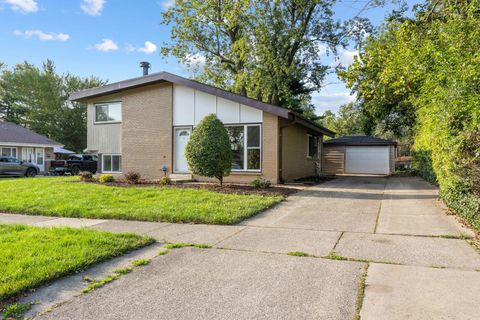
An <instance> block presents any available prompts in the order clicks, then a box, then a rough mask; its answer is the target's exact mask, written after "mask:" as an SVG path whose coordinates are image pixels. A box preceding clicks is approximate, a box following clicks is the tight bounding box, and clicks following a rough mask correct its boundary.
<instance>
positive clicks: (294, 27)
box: [162, 0, 381, 117]
mask: <svg viewBox="0 0 480 320" xmlns="http://www.w3.org/2000/svg"><path fill="white" fill-rule="evenodd" d="M379 2H381V1H368V3H369V4H370V3H371V4H372V5H375V4H378V3H379ZM334 3H335V1H329V0H274V1H271V0H256V1H251V0H189V1H186V0H176V1H175V3H174V5H173V6H172V7H170V8H169V9H168V10H166V11H165V12H164V13H163V14H162V17H163V19H162V23H163V24H167V25H171V27H172V29H171V42H170V43H167V44H165V46H164V47H163V48H162V53H163V54H164V55H170V54H171V55H174V56H175V57H177V58H178V59H179V60H180V61H181V62H182V63H185V64H189V63H192V62H193V63H194V62H195V61H198V58H201V59H204V60H205V65H204V67H203V72H202V73H201V74H200V76H199V78H200V80H203V81H206V82H209V83H211V84H213V85H216V86H219V87H221V88H225V89H227V90H230V91H234V92H237V93H240V94H243V95H246V96H249V97H252V98H257V99H260V100H262V101H264V102H268V103H273V104H277V105H281V106H285V107H288V108H291V109H293V110H295V111H299V112H303V113H305V114H306V115H307V116H310V117H313V116H314V112H313V110H314V109H313V107H312V105H311V103H310V94H311V93H312V92H314V91H318V90H319V89H320V88H321V87H322V83H323V80H324V78H325V76H326V74H327V72H328V71H329V66H328V65H326V64H325V63H324V62H323V61H322V54H321V52H323V51H324V50H328V51H329V52H330V53H335V50H336V48H337V47H338V46H339V45H346V44H347V43H348V41H349V40H350V39H351V38H352V37H355V36H358V35H359V34H362V32H364V31H365V29H369V26H370V25H369V23H368V22H367V21H366V20H364V19H361V18H358V17H356V18H355V19H353V20H351V21H347V22H345V23H340V22H338V21H336V20H335V19H334V12H333V10H332V7H333V5H334Z"/></svg>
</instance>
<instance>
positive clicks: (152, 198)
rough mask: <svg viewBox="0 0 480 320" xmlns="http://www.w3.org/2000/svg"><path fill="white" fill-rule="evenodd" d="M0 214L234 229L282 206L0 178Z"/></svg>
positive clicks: (194, 192) (68, 181) (193, 192)
mask: <svg viewBox="0 0 480 320" xmlns="http://www.w3.org/2000/svg"><path fill="white" fill-rule="evenodd" d="M0 190H1V192H0V212H16V213H25V214H36V215H47V216H62V217H82V218H106V219H125V220H145V221H168V222H193V223H211V224H233V223H236V222H239V221H241V220H243V219H245V218H248V217H250V216H253V215H255V214H256V213H258V212H260V211H262V210H264V209H266V208H268V207H270V206H272V205H273V204H275V203H277V202H279V201H281V200H282V199H283V198H282V197H281V196H275V197H273V196H272V197H267V196H260V195H237V194H224V193H217V192H213V191H209V190H203V189H183V188H158V187H112V186H104V185H100V184H93V183H82V182H79V180H78V178H77V177H67V178H64V177H58V178H34V179H32V178H30V179H26V178H19V179H0Z"/></svg>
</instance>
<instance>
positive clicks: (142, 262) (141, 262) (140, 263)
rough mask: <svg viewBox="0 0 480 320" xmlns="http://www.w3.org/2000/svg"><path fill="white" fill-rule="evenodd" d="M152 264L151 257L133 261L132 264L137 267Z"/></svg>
mask: <svg viewBox="0 0 480 320" xmlns="http://www.w3.org/2000/svg"><path fill="white" fill-rule="evenodd" d="M148 264H150V259H138V260H135V261H133V262H132V265H133V266H135V267H141V266H146V265H148Z"/></svg>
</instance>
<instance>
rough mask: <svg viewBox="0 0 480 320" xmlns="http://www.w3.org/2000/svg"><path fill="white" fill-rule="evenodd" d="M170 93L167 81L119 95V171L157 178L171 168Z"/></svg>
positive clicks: (171, 88) (169, 85)
mask: <svg viewBox="0 0 480 320" xmlns="http://www.w3.org/2000/svg"><path fill="white" fill-rule="evenodd" d="M172 96H173V87H172V84H170V83H162V84H155V85H150V86H145V87H142V88H138V89H132V90H128V91H126V92H125V94H124V95H123V97H122V119H123V121H122V173H127V172H129V171H136V172H138V173H140V175H141V176H142V178H145V179H158V178H161V177H162V176H163V172H162V170H161V168H162V166H163V165H167V166H168V168H169V171H171V169H172V141H173V138H172V135H173V134H172Z"/></svg>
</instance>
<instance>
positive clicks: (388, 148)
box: [322, 136, 397, 174]
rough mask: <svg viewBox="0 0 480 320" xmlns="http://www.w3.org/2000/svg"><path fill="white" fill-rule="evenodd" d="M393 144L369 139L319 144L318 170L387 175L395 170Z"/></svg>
mask: <svg viewBox="0 0 480 320" xmlns="http://www.w3.org/2000/svg"><path fill="white" fill-rule="evenodd" d="M396 147H397V143H396V142H395V141H391V140H384V139H380V138H375V137H370V136H345V137H340V138H337V139H330V140H327V141H324V142H323V157H322V171H323V172H325V173H335V174H343V173H345V174H349V173H353V174H389V173H393V172H394V171H395V156H396Z"/></svg>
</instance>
